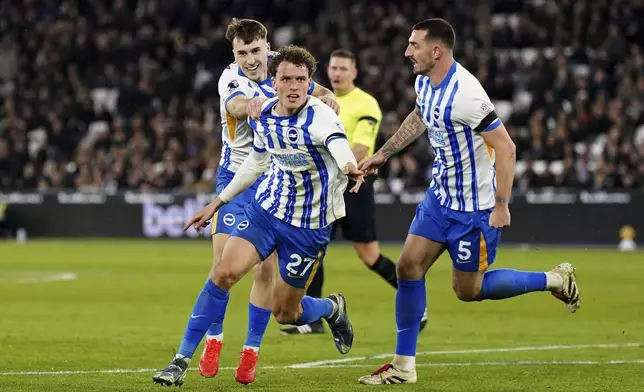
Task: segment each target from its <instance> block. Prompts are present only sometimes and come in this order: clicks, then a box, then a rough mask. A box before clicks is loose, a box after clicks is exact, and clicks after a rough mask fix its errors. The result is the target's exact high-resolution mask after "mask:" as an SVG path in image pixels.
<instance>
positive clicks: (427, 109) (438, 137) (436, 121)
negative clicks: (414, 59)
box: [415, 61, 501, 211]
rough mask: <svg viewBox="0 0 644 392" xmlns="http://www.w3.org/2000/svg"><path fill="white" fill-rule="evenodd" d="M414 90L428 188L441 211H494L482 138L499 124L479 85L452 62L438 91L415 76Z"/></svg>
mask: <svg viewBox="0 0 644 392" xmlns="http://www.w3.org/2000/svg"><path fill="white" fill-rule="evenodd" d="M415 89H416V95H417V98H416V107H417V108H418V109H419V110H420V112H421V115H422V118H423V121H424V123H425V125H426V126H427V133H428V137H429V140H430V142H431V145H432V149H433V150H434V157H435V158H434V165H433V168H432V180H431V184H430V188H431V189H432V191H433V192H434V194H435V195H436V197H437V198H438V200H439V201H440V203H441V205H443V206H444V207H447V208H450V209H452V210H457V211H478V210H484V209H488V208H492V207H494V196H495V193H496V175H495V174H496V172H495V167H494V150H493V149H492V148H491V147H490V146H488V145H487V144H486V143H485V140H484V139H483V136H482V135H481V132H486V131H490V130H493V129H495V128H496V127H498V126H499V125H501V120H499V118H498V117H497V115H496V113H495V112H494V105H493V104H492V102H491V101H490V98H489V97H488V95H487V94H486V92H485V90H484V89H483V86H481V83H479V81H478V80H477V79H476V77H475V76H474V75H472V74H471V73H470V72H469V71H468V70H466V69H465V68H463V67H462V66H461V65H460V64H458V63H457V62H456V61H454V64H453V65H452V67H451V68H450V70H449V72H448V73H447V76H446V77H445V79H444V80H443V81H442V82H441V83H440V84H439V85H437V86H435V87H434V86H432V85H431V82H430V80H429V78H428V77H427V76H424V75H419V76H418V77H416V83H415Z"/></svg>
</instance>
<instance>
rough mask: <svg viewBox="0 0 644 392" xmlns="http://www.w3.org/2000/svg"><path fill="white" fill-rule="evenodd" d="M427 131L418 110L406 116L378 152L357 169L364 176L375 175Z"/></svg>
mask: <svg viewBox="0 0 644 392" xmlns="http://www.w3.org/2000/svg"><path fill="white" fill-rule="evenodd" d="M426 130H427V127H426V126H425V123H423V119H422V115H421V113H420V110H418V108H416V109H414V111H413V112H411V113H409V115H407V118H405V121H403V122H402V124H400V128H398V131H396V133H395V134H394V135H393V136H392V137H391V138H389V140H387V142H386V143H385V145H384V146H382V148H380V150H378V152H376V153H375V154H374V155H372V156H370V157H369V158H367V159H365V160H364V161H362V163H360V166H359V167H358V169H360V170H362V171H363V172H365V173H366V174H376V173H377V172H378V168H380V167H381V166H382V165H384V164H385V162H387V159H389V158H390V157H391V156H392V155H394V154H397V153H398V152H400V151H401V150H402V149H403V148H405V147H407V146H408V145H410V144H411V143H412V142H413V141H414V140H416V139H418V137H419V136H420V135H422V134H423V133H424V132H425V131H426Z"/></svg>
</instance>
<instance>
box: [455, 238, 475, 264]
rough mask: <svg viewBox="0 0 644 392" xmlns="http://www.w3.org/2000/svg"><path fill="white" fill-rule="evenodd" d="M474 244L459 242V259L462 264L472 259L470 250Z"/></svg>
mask: <svg viewBox="0 0 644 392" xmlns="http://www.w3.org/2000/svg"><path fill="white" fill-rule="evenodd" d="M471 246H472V243H471V242H469V241H459V242H458V258H459V260H461V261H462V262H467V261H469V260H470V259H471V258H472V251H471V250H470V249H469V248H470V247H471Z"/></svg>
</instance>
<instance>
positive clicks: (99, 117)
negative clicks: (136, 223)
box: [0, 0, 644, 192]
mask: <svg viewBox="0 0 644 392" xmlns="http://www.w3.org/2000/svg"><path fill="white" fill-rule="evenodd" d="M617 3H619V6H615V4H617ZM471 4H472V3H471V2H469V1H467V0H456V1H450V2H447V1H438V0H437V1H434V2H415V1H404V0H397V1H393V0H389V1H374V0H356V1H347V0H345V1H333V0H326V1H322V0H318V1H301V0H289V1H286V0H270V1H250V2H249V1H197V0H188V1H179V0H165V1H160V0H159V1H155V0H139V1H127V0H115V1H107V0H106V1H103V0H85V1H54V0H49V1H44V0H43V1H27V0H25V1H0V108H1V109H0V190H25V189H50V188H52V189H56V188H75V189H79V190H86V191H102V192H115V191H117V190H123V189H142V190H154V189H162V190H169V189H176V188H190V189H201V190H209V189H212V182H213V180H214V173H215V170H216V168H217V165H218V161H219V150H220V146H221V142H220V136H219V135H220V117H219V109H218V97H217V91H216V82H217V78H218V76H219V73H220V72H221V70H222V69H223V68H224V67H225V66H226V65H227V64H228V63H230V62H231V61H232V53H231V50H230V44H229V43H228V42H227V41H226V40H225V38H224V31H225V26H226V24H227V22H228V21H229V20H230V18H231V17H233V16H235V17H252V18H256V19H258V20H261V21H262V22H263V23H265V24H266V26H267V27H268V29H269V32H270V34H271V42H272V44H273V48H274V49H275V48H278V47H279V46H280V45H283V44H288V43H295V44H300V45H304V46H306V47H307V48H309V49H310V50H311V51H313V52H314V53H315V55H316V56H317V58H318V60H319V62H320V64H321V65H323V64H326V62H327V60H328V56H329V54H330V53H331V51H332V50H334V49H336V48H338V47H344V48H348V49H351V50H353V51H354V52H355V53H357V54H358V59H359V68H360V75H359V79H358V85H359V86H361V87H362V88H364V89H365V90H367V91H369V92H370V93H372V94H374V95H375V96H376V97H377V98H378V100H379V102H380V104H381V107H382V109H383V112H384V113H385V119H384V121H383V126H382V129H381V136H382V139H383V140H384V139H386V138H387V137H389V136H390V135H391V134H392V133H393V132H395V130H396V129H397V127H398V124H399V123H400V121H401V120H402V119H403V118H404V116H405V115H406V114H407V113H408V112H409V110H410V109H411V108H412V107H413V102H414V98H415V96H414V91H413V88H412V86H413V78H414V76H413V75H412V73H411V65H410V64H409V63H408V61H407V60H406V59H405V58H404V56H403V52H404V49H405V46H406V40H407V37H408V35H409V31H410V27H411V25H412V24H413V23H414V22H416V21H417V20H418V19H421V18H425V17H432V16H440V17H444V18H446V19H448V20H449V21H450V22H451V23H452V24H453V25H455V26H456V27H457V28H458V31H457V36H458V42H457V52H456V58H457V60H458V61H459V62H460V63H462V64H463V65H464V66H465V67H467V68H469V69H470V70H471V71H472V72H473V73H474V74H475V75H476V76H477V77H478V78H479V80H480V81H481V82H482V84H483V85H484V86H485V88H486V89H487V91H488V93H489V95H490V97H491V98H492V100H493V101H494V103H495V105H496V109H497V113H498V114H499V115H500V117H501V118H502V119H503V120H504V121H505V124H506V126H507V128H508V130H509V131H510V133H511V136H512V137H513V139H514V140H515V142H516V144H517V147H518V159H519V162H518V164H517V170H516V178H517V181H516V182H515V185H516V187H517V188H518V190H519V191H520V190H525V189H530V188H535V187H549V186H556V187H569V188H587V189H635V188H638V189H642V188H643V186H644V71H643V70H644V53H643V49H644V48H643V45H644V26H642V24H641V23H639V21H641V20H644V4H643V3H642V2H641V1H637V0H622V1H606V0H592V1H591V0H538V1H525V2H524V1H511V0H506V1H489V2H477V4H479V5H477V6H472V5H471ZM607 20H608V22H607ZM24 26H30V28H25V27H24ZM316 79H317V80H318V81H319V82H321V83H323V84H326V85H328V81H327V80H326V76H325V75H324V72H323V68H322V69H321V70H320V71H318V73H317V75H316ZM429 150H430V149H429V147H428V143H427V142H426V141H425V140H420V141H419V142H417V143H415V144H413V145H412V146H410V147H408V148H407V149H406V150H405V151H404V153H402V154H401V155H399V156H398V157H396V158H394V159H392V160H390V162H389V163H388V165H387V167H386V168H385V169H386V170H383V171H382V173H381V174H380V175H381V181H380V182H379V183H380V189H381V190H391V191H399V190H400V189H403V188H405V189H408V188H416V187H424V186H425V185H426V184H427V183H428V178H429V172H430V170H431V160H432V157H431V155H430V154H429V153H428V151H429Z"/></svg>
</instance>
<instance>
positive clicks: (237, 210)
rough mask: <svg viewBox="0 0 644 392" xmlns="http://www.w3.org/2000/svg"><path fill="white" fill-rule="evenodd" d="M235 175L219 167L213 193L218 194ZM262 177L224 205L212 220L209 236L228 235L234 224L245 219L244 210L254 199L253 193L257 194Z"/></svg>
mask: <svg viewBox="0 0 644 392" xmlns="http://www.w3.org/2000/svg"><path fill="white" fill-rule="evenodd" d="M234 176H235V173H233V172H231V171H230V170H226V169H224V168H222V167H221V166H219V168H218V169H217V187H216V188H215V192H216V193H217V194H220V193H221V191H223V190H224V188H225V187H226V186H228V184H229V183H230V181H232V179H233V177H234ZM263 178H264V175H263V174H262V176H261V177H260V178H259V179H257V181H255V183H254V184H253V185H251V186H250V188H248V189H246V190H245V191H244V192H242V193H240V194H239V195H237V197H235V198H234V199H232V200H231V201H230V203H227V204H224V205H223V206H222V207H221V208H220V209H219V211H217V215H216V216H215V219H214V224H213V225H212V228H211V234H213V235H214V234H215V233H223V234H230V233H232V232H233V230H234V229H235V224H236V223H239V222H241V221H243V220H244V219H246V213H245V212H244V209H245V208H246V206H247V205H248V203H250V202H251V200H253V199H254V198H255V193H256V192H257V187H258V186H259V184H260V183H261V182H262V180H263Z"/></svg>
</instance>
